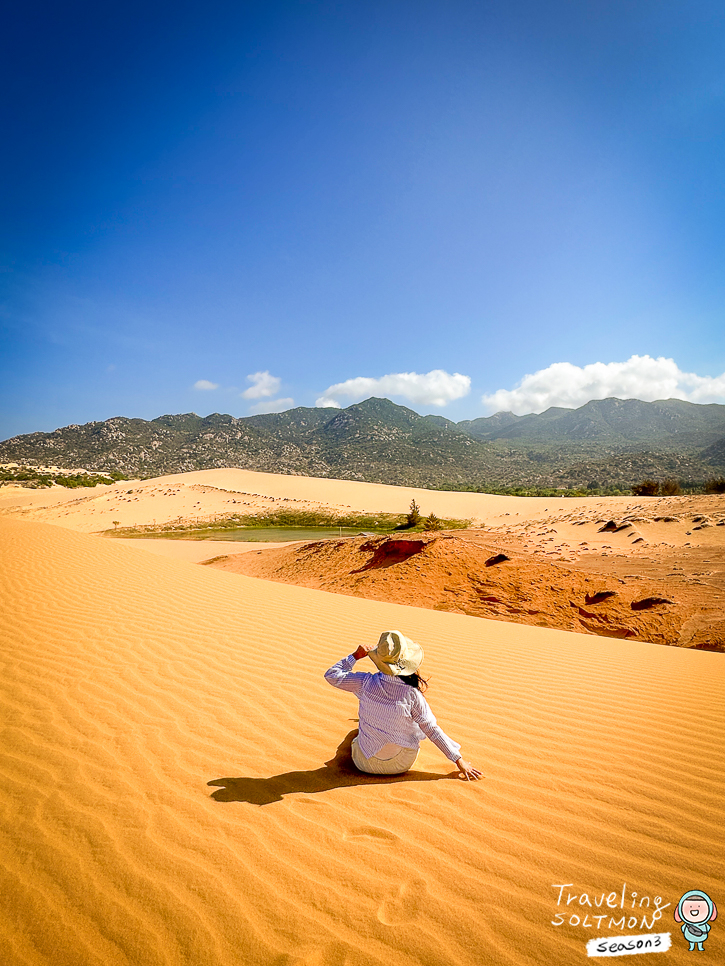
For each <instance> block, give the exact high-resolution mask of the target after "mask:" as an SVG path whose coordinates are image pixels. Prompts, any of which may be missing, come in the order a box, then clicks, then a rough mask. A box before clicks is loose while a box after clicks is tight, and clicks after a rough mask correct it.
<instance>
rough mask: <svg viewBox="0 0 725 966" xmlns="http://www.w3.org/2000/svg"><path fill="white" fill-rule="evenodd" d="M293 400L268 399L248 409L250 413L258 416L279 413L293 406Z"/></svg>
mask: <svg viewBox="0 0 725 966" xmlns="http://www.w3.org/2000/svg"><path fill="white" fill-rule="evenodd" d="M294 403H295V401H294V399H291V398H289V399H268V400H265V401H264V402H258V403H255V404H254V405H253V406H250V407H249V411H250V413H255V414H256V415H259V414H260V413H281V412H284V410H285V409H291V408H292V407H293V406H294Z"/></svg>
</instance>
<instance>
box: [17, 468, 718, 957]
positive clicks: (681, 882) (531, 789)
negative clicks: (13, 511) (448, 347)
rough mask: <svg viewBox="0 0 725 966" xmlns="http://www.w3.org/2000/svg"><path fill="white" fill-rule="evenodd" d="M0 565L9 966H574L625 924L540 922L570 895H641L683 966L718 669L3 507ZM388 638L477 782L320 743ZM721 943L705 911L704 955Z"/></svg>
mask: <svg viewBox="0 0 725 966" xmlns="http://www.w3.org/2000/svg"><path fill="white" fill-rule="evenodd" d="M359 485H363V486H364V485H365V484H356V486H359ZM552 502H553V501H552ZM567 506H569V507H570V506H571V503H567ZM441 510H442V508H441ZM46 512H48V511H46ZM436 512H439V511H438V510H436ZM0 563H1V565H2V574H1V575H0V612H1V616H0V648H1V649H2V657H3V676H2V685H1V690H0V702H1V704H2V717H3V720H4V722H5V728H4V734H3V764H2V778H3V781H2V786H1V787H0V814H1V815H2V824H3V831H4V835H3V839H2V842H3V844H2V846H1V847H0V848H1V852H0V872H1V874H2V885H3V888H2V890H1V892H0V894H1V895H2V899H1V900H0V901H1V902H2V904H3V907H4V909H3V915H2V917H1V918H0V936H1V940H0V941H1V942H2V948H3V962H4V963H5V964H8V966H36V964H38V966H40V964H42V966H50V964H53V966H206V964H209V966H211V964H213V966H240V964H243V966H302V964H305V966H374V964H385V966H388V964H391V963H395V964H396V966H449V964H450V966H453V964H455V966H459V964H460V966H482V964H496V966H498V964H502V966H503V964H506V966H509V964H516V966H521V964H524V966H526V964H542V966H543V964H546V966H551V964H557V966H568V964H576V963H581V962H582V961H583V960H584V959H585V957H586V953H585V943H586V941H587V940H589V939H590V938H592V937H595V936H597V935H600V936H609V935H620V934H621V933H622V930H621V929H619V928H618V927H610V925H609V921H610V920H609V917H607V918H606V919H605V920H604V922H603V923H602V928H600V929H599V930H597V929H596V928H584V926H583V925H582V921H583V920H584V916H585V915H586V914H590V917H591V914H592V913H594V914H595V915H599V914H602V912H603V910H601V909H597V908H594V909H591V908H587V907H586V906H584V907H582V906H581V905H579V901H578V900H574V901H573V903H572V904H570V905H569V906H568V907H566V906H564V905H563V904H562V905H561V906H559V907H557V903H556V900H557V896H558V893H559V889H558V888H555V886H558V885H559V884H566V883H571V884H572V885H571V887H570V888H568V889H567V890H565V894H564V902H566V893H567V892H569V893H572V894H574V895H577V896H579V895H581V894H582V893H584V892H585V893H588V894H589V895H590V896H591V897H592V901H593V900H594V898H597V899H598V897H600V896H601V895H602V894H603V893H604V894H606V895H609V894H610V893H612V892H614V893H616V894H617V897H618V896H619V895H620V894H621V892H622V889H623V887H624V889H625V893H626V897H627V905H630V904H631V902H632V899H631V895H632V893H634V892H636V893H637V894H638V897H639V898H638V899H637V900H636V901H638V902H639V901H640V899H641V898H642V897H645V896H646V897H649V898H650V900H651V901H654V899H655V897H658V896H661V897H663V900H664V902H665V903H669V904H670V905H669V908H667V909H666V910H665V913H664V916H663V918H662V919H661V921H659V922H657V923H655V924H654V930H653V931H657V932H670V933H672V941H673V948H672V950H671V951H670V952H669V953H667V960H666V961H667V962H668V963H673V964H677V963H682V964H685V963H687V964H690V963H691V962H692V957H691V956H690V955H689V954H688V952H687V944H686V943H685V942H684V940H683V938H682V935H681V933H680V930H679V927H678V926H677V924H676V923H674V921H673V920H672V918H671V914H672V909H673V907H674V904H675V903H676V902H677V900H678V898H679V897H680V895H681V894H682V893H683V892H685V891H686V890H690V889H695V888H697V889H703V890H706V891H707V892H709V893H710V895H711V896H712V897H713V898H714V899H715V900H716V902H719V903H720V906H721V912H722V910H723V909H725V888H724V886H723V883H724V882H725V859H724V858H723V855H724V854H725V853H724V849H723V847H724V845H725V833H724V832H723V822H722V810H723V807H724V806H725V759H724V758H723V753H722V734H723V726H724V725H725V720H724V719H725V699H724V695H725V663H723V658H722V655H720V654H713V653H705V652H698V651H691V650H682V649H679V648H667V647H658V646H655V645H650V644H643V643H638V642H632V641H626V642H625V641H616V640H609V639H603V638H598V637H591V636H581V635H575V634H569V633H565V632H562V631H555V630H546V629H541V628H535V627H527V626H522V625H511V624H505V623H502V622H498V621H488V620H484V619H480V618H474V617H467V616H462V615H455V614H447V613H439V612H435V611H428V610H421V609H416V608H412V607H406V606H400V605H395V604H390V603H383V602H376V601H369V600H361V599H354V598H349V597H343V596H336V595H333V594H327V593H324V592H321V591H315V590H309V589H305V588H300V587H295V586H288V585H284V584H278V583H271V582H266V581H261V580H256V579H254V578H250V577H242V576H237V575H234V574H228V573H223V572H220V571H215V570H213V569H210V568H205V567H199V566H196V565H194V564H192V563H188V562H185V561H181V560H173V559H166V558H164V557H160V556H156V555H152V554H150V553H147V552H145V551H144V550H142V549H138V548H135V547H133V546H129V545H122V544H121V543H118V542H114V541H110V540H100V539H98V538H97V537H93V536H89V535H86V534H82V533H76V532H72V530H68V529H61V528H59V527H56V526H48V525H46V524H42V523H36V522H28V521H23V520H14V519H10V518H8V517H3V518H1V519H0ZM389 627H397V628H400V629H401V630H403V631H404V633H406V634H408V635H410V636H411V637H413V638H415V639H417V640H419V641H420V642H421V643H422V644H423V645H424V647H425V648H426V662H425V665H426V668H427V671H428V672H429V674H430V677H431V684H432V686H431V690H430V692H429V699H430V701H431V704H432V706H433V709H434V711H435V712H436V714H437V716H438V719H439V722H440V724H441V725H442V727H443V728H444V729H445V730H446V731H448V732H449V734H450V735H451V736H452V737H454V738H456V739H457V740H459V741H461V743H462V745H463V750H464V753H465V754H466V756H467V757H468V758H470V759H471V760H472V761H473V762H474V763H475V764H477V765H478V766H479V767H480V768H482V770H483V772H484V776H485V777H484V779H483V780H482V781H481V782H479V783H475V784H473V783H472V784H466V783H463V782H460V781H458V780H456V779H452V778H450V777H449V776H450V774H451V769H450V766H449V764H448V762H447V761H446V760H445V759H444V758H443V757H442V756H441V755H440V753H439V752H438V751H437V749H435V748H433V747H432V746H430V744H429V743H427V742H426V743H425V744H424V746H423V749H422V752H421V755H420V758H419V760H418V763H417V764H416V766H415V768H416V770H415V771H414V772H411V773H410V774H409V775H408V776H405V777H404V778H403V779H402V780H401V779H397V778H385V779H375V778H365V777H363V776H357V775H354V774H353V773H351V772H350V771H349V770H348V769H347V768H346V766H345V763H344V756H343V755H342V754H340V755H337V756H336V753H335V749H336V748H337V747H338V746H339V745H340V744H341V743H342V741H343V739H344V738H345V736H346V735H348V734H349V732H350V731H351V729H353V728H354V727H355V720H354V719H355V714H356V703H355V700H354V698H353V697H352V696H351V695H348V694H345V693H342V692H339V691H336V690H334V689H332V688H330V687H329V686H328V685H326V684H325V682H324V681H323V679H322V673H323V671H324V670H325V669H326V668H327V666H328V665H329V664H331V663H332V662H333V661H334V660H336V659H337V658H339V657H341V656H343V655H344V654H346V653H348V652H350V651H351V650H352V649H353V648H354V647H355V646H356V645H357V644H358V643H359V642H361V641H369V640H371V639H376V638H377V636H378V633H379V632H380V630H382V629H384V628H389ZM625 884H626V885H625ZM617 901H618V900H617ZM608 911H609V910H604V912H608ZM644 911H645V912H646V910H644ZM557 912H563V913H564V914H565V916H566V920H565V922H564V924H563V925H560V926H554V925H552V921H557V919H558V917H557V915H556V914H557ZM627 912H628V914H629V916H632V915H637V918H638V919H640V918H641V916H642V912H643V910H639V909H638V910H637V911H636V913H632V912H631V911H630V910H629V909H628V910H627ZM622 914H623V913H622V912H621V910H616V911H614V910H613V911H612V917H613V918H615V919H617V920H618V919H619V918H620V916H621V915H622ZM570 916H575V917H576V916H578V918H579V920H580V923H579V925H577V924H576V922H575V921H573V924H569V921H568V920H569V917H570ZM721 918H722V917H721ZM646 931H647V930H646V929H642V928H641V927H640V926H639V925H637V926H636V927H632V928H630V929H625V930H624V932H625V934H630V933H631V934H638V933H640V932H646ZM724 948H725V922H724V923H723V925H721V921H720V920H718V921H716V922H715V923H714V924H713V928H712V932H711V934H710V938H709V939H708V941H707V944H706V946H705V951H706V953H708V954H709V956H707V961H708V962H718V961H720V960H721V959H722V956H723V952H722V951H723V949H724ZM650 958H651V957H650ZM647 961H648V962H649V958H648V960H647ZM703 961H705V959H703ZM635 962H636V961H635Z"/></svg>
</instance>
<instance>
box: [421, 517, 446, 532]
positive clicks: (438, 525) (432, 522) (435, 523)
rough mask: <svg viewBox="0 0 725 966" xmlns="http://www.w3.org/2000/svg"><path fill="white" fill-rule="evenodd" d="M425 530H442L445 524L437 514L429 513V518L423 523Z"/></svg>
mask: <svg viewBox="0 0 725 966" xmlns="http://www.w3.org/2000/svg"><path fill="white" fill-rule="evenodd" d="M423 529H424V530H442V529H443V523H442V521H441V520H439V519H438V517H437V516H436V515H435V513H429V514H428V516H427V517H426V518H425V521H424V522H423Z"/></svg>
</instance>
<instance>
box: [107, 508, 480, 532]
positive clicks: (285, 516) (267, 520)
mask: <svg viewBox="0 0 725 966" xmlns="http://www.w3.org/2000/svg"><path fill="white" fill-rule="evenodd" d="M440 523H441V529H444V530H459V529H462V528H465V527H467V526H469V524H470V521H469V520H449V519H442V520H441V521H440ZM424 524H425V521H423V520H421V522H420V524H419V525H418V526H416V527H412V528H409V527H408V526H407V519H406V514H404V513H354V512H349V513H335V512H333V511H326V510H294V509H290V510H283V509H279V510H269V511H267V512H266V513H260V514H259V515H258V516H252V515H251V514H244V513H234V514H231V515H230V516H224V517H215V518H213V519H211V520H204V521H203V522H201V521H199V522H198V523H196V524H193V523H190V522H189V521H188V520H179V521H178V522H175V523H162V524H155V525H152V524H148V525H145V526H138V527H118V528H117V529H116V530H106V531H105V532H106V533H107V534H108V535H109V536H116V537H142V536H146V535H147V534H154V535H160V534H164V533H169V534H175V535H178V534H181V533H188V534H190V535H198V534H199V533H201V532H203V533H215V534H216V533H218V534H220V535H222V536H223V534H224V531H225V530H239V529H241V528H248V529H253V530H261V529H267V528H270V527H271V528H279V529H285V530H295V529H297V530H304V529H314V528H319V529H334V528H337V527H346V528H352V529H357V530H368V531H371V532H373V533H394V532H396V531H397V530H401V531H402V530H404V531H405V532H406V533H417V532H420V531H422V530H424V529H425V527H424Z"/></svg>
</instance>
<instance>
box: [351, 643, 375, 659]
mask: <svg viewBox="0 0 725 966" xmlns="http://www.w3.org/2000/svg"><path fill="white" fill-rule="evenodd" d="M374 650H375V647H374V646H373V645H372V644H361V645H360V646H359V647H358V649H357V650H356V651H353V655H352V656H353V657H354V658H355V660H356V661H361V660H362V659H363V658H364V657H365V655H366V654H367V653H368V651H374Z"/></svg>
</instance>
